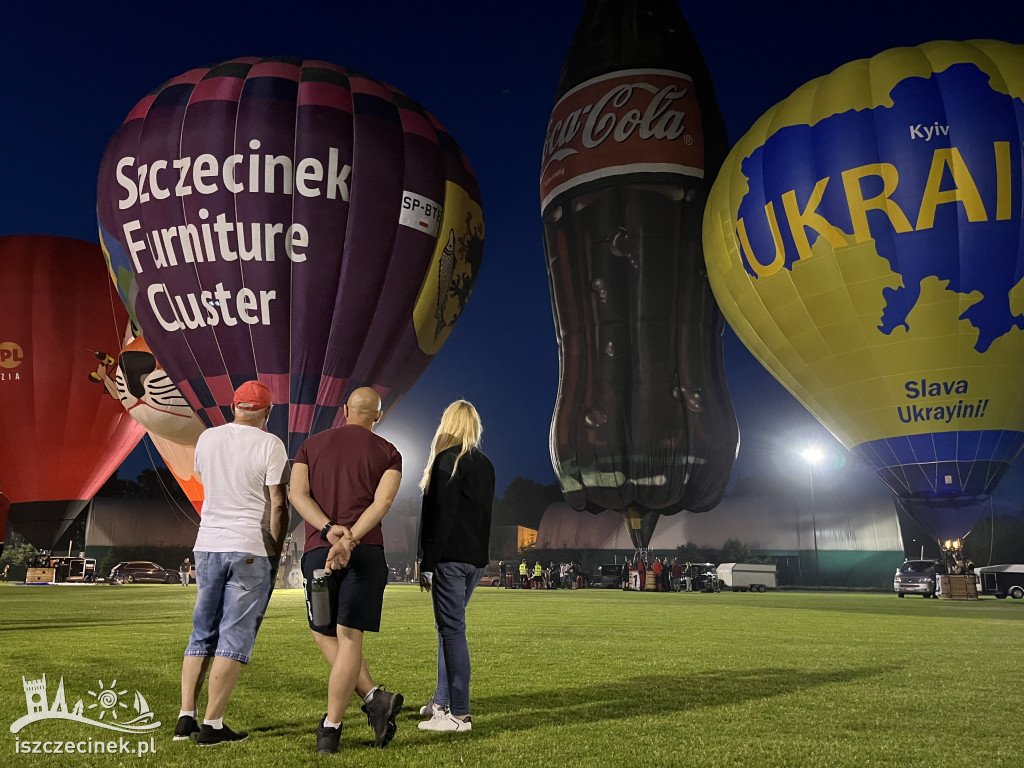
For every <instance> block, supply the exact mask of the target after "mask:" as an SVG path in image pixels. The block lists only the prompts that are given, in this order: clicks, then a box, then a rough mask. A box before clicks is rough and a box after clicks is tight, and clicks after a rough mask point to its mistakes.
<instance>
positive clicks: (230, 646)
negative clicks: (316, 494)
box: [174, 381, 288, 746]
mask: <svg viewBox="0 0 1024 768" xmlns="http://www.w3.org/2000/svg"><path fill="white" fill-rule="evenodd" d="M271 403H272V398H271V393H270V389H269V388H268V387H267V386H266V385H265V384H262V383H261V382H258V381H247V382H245V383H244V384H243V385H242V386H240V387H239V388H238V389H237V390H235V395H234V401H233V403H232V405H231V410H232V413H233V414H234V419H235V420H234V421H233V422H232V423H230V424H223V425H221V426H219V427H214V428H212V429H207V430H206V431H205V432H203V433H202V434H201V435H200V436H199V440H198V442H197V443H196V458H195V472H196V475H197V476H198V477H199V478H200V479H201V481H202V483H203V494H204V497H205V498H204V501H203V513H202V522H201V523H200V525H199V534H198V536H197V537H196V544H195V547H194V552H195V558H196V584H197V587H198V589H197V595H196V607H195V612H194V613H193V615H192V636H191V637H190V638H189V641H188V647H187V648H186V649H185V659H184V661H183V662H182V666H181V712H180V714H179V716H178V723H177V726H176V727H175V729H174V740H175V741H185V740H187V739H189V738H190V737H191V736H192V735H193V734H198V736H197V737H196V743H197V744H199V746H210V745H213V744H221V743H223V742H227V741H241V740H242V739H245V738H246V737H247V736H248V733H246V732H244V731H241V732H237V733H236V732H235V731H233V730H231V729H230V728H228V727H227V726H226V725H224V719H223V718H224V710H225V709H226V708H227V705H228V701H229V700H230V698H231V692H232V691H233V690H234V688H235V683H236V682H237V681H238V675H239V672H241V669H242V665H243V664H248V663H249V658H250V656H251V655H252V649H253V646H254V645H255V643H256V632H257V630H258V629H259V626H260V622H261V621H262V620H263V614H264V613H265V612H266V609H267V604H268V602H269V601H270V593H271V591H272V590H273V586H274V577H275V575H276V571H277V564H278V559H279V558H280V555H281V547H282V544H283V543H284V537H285V534H286V533H287V528H288V503H287V500H286V492H285V485H286V483H287V481H288V453H287V451H286V450H285V447H284V443H282V442H281V439H280V438H278V437H276V436H274V435H272V434H270V433H268V432H265V431H264V428H265V427H266V425H267V420H268V419H269V418H270V410H271V408H272V407H273V406H272V404H271ZM207 671H209V674H210V684H209V691H208V697H207V703H206V712H205V717H204V720H203V726H202V728H200V727H199V724H198V722H197V720H196V698H197V697H198V695H199V691H200V690H201V689H202V686H203V679H204V678H205V677H206V673H207Z"/></svg>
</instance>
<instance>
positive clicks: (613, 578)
mask: <svg viewBox="0 0 1024 768" xmlns="http://www.w3.org/2000/svg"><path fill="white" fill-rule="evenodd" d="M625 567H626V566H625V564H624V563H602V564H601V565H599V566H597V577H596V578H595V579H594V586H596V587H603V588H605V589H616V588H618V587H621V586H622V569H623V568H625Z"/></svg>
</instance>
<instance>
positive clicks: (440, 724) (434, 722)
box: [419, 712, 473, 731]
mask: <svg viewBox="0 0 1024 768" xmlns="http://www.w3.org/2000/svg"><path fill="white" fill-rule="evenodd" d="M419 729H420V730H421V731H472V730H473V718H471V717H469V716H467V717H466V719H465V720H460V719H459V718H457V717H455V716H454V715H453V714H452V713H451V712H441V713H440V714H437V715H434V716H433V717H432V718H430V719H429V720H424V721H423V722H422V723H420V724H419Z"/></svg>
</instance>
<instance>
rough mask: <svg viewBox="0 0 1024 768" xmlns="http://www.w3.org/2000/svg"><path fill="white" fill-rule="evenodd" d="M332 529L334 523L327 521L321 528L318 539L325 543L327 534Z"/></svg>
mask: <svg viewBox="0 0 1024 768" xmlns="http://www.w3.org/2000/svg"><path fill="white" fill-rule="evenodd" d="M333 527H334V523H332V522H331V521H330V520H328V521H327V524H326V525H325V526H324V527H323V528H321V529H320V538H321V539H322V540H324V541H327V534H328V533H329V532H330V530H331V528H333Z"/></svg>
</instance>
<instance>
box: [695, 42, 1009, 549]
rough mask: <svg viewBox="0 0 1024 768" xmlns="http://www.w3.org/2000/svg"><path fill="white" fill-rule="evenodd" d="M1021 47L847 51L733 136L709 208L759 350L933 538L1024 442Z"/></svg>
mask: <svg viewBox="0 0 1024 768" xmlns="http://www.w3.org/2000/svg"><path fill="white" fill-rule="evenodd" d="M1022 140H1024V47H1021V46H1017V45H1011V44H1009V43H1003V42H997V41H992V40H974V41H969V42H963V43H957V42H948V41H940V42H933V43H927V44H924V45H921V46H918V47H916V48H898V49H893V50H890V51H886V52H884V53H881V54H879V55H878V56H875V57H874V58H872V59H869V60H860V61H855V62H852V63H850V64H847V65H845V66H843V67H841V68H839V69H837V70H836V71H835V72H833V73H832V74H830V75H827V76H825V77H822V78H819V79H817V80H814V81H812V82H810V83H807V84H806V85H804V86H803V87H802V88H800V89H798V90H797V91H796V92H794V93H793V94H792V95H791V96H790V97H789V98H788V99H786V100H784V101H782V102H780V103H779V104H777V105H776V106H775V107H773V108H772V109H771V110H769V111H768V112H767V113H766V114H765V115H763V116H762V117H761V119H760V120H758V122H757V123H756V124H755V125H754V126H753V128H752V129H751V130H750V131H749V132H748V133H747V135H746V136H744V137H743V138H742V139H741V140H740V141H739V142H738V143H737V144H736V146H735V147H734V148H733V150H732V152H731V153H730V155H729V157H728V159H727V160H726V162H725V165H724V166H723V167H722V171H721V173H720V174H719V177H718V180H717V181H716V183H715V185H714V187H713V189H712V192H711V197H710V199H709V201H708V205H707V209H706V213H705V217H704V253H705V258H706V261H707V267H708V275H709V279H710V282H711V286H712V289H713V290H714V293H715V297H716V298H717V300H718V303H719V305H720V306H721V308H722V311H723V313H724V314H725V316H726V319H727V320H728V321H729V323H730V324H731V326H732V327H733V329H734V330H735V332H736V334H737V335H738V336H739V337H740V339H741V340H742V341H743V342H744V343H745V344H746V345H747V347H748V348H749V349H750V350H751V352H752V353H753V354H754V355H755V356H756V357H757V358H758V359H759V360H760V361H761V363H762V364H764V365H765V367H766V368H767V369H768V370H769V371H770V372H771V373H772V374H773V375H774V376H775V377H776V378H777V379H778V380H779V381H780V382H781V383H782V384H783V385H784V386H785V387H786V388H787V389H788V390H789V391H790V392H792V393H793V395H795V396H796V397H797V399H799V400H800V401H801V402H802V403H803V404H804V405H805V406H806V407H807V408H808V409H809V410H810V411H811V412H812V413H813V414H814V415H815V416H816V417H817V418H818V419H819V420H820V421H821V422H822V423H823V424H824V425H825V426H826V427H828V428H829V429H830V430H831V431H832V433H833V434H834V435H835V436H836V437H837V438H838V439H839V440H840V441H841V442H843V444H844V445H846V446H847V447H848V448H851V449H852V450H854V451H855V452H856V453H857V454H858V455H859V456H860V457H861V458H862V459H863V460H864V461H866V462H867V463H868V464H869V465H871V466H872V467H873V468H874V469H875V472H876V473H877V475H878V476H879V477H880V478H881V479H882V480H883V481H884V482H885V483H886V485H888V486H889V487H890V488H891V489H892V490H893V491H894V493H896V495H897V496H898V497H899V498H900V500H901V502H902V503H903V505H904V507H905V508H906V509H907V510H908V511H909V512H910V513H911V514H912V515H913V516H914V517H915V518H917V519H918V520H920V521H921V522H923V523H924V524H925V525H926V526H927V527H928V528H929V529H930V530H931V531H932V532H933V534H935V535H936V536H937V537H938V538H940V539H943V538H953V537H959V536H961V535H963V534H965V533H966V532H968V531H969V530H970V529H971V527H973V525H974V523H975V522H976V521H977V520H978V518H979V517H980V515H982V514H984V513H985V511H986V509H987V508H986V507H985V502H986V500H987V499H988V497H989V495H990V494H991V493H992V491H993V490H994V488H995V486H996V484H997V483H998V482H999V480H1000V478H1001V477H1002V476H1003V475H1004V474H1005V472H1006V470H1007V468H1008V467H1009V465H1010V464H1011V463H1012V461H1013V460H1014V458H1015V457H1016V456H1017V454H1018V453H1019V452H1020V450H1021V447H1022V445H1024V387H1022V386H1021V382H1022V380H1024V228H1022V223H1024V222H1022V211H1024V152H1022V149H1024V146H1022Z"/></svg>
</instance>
